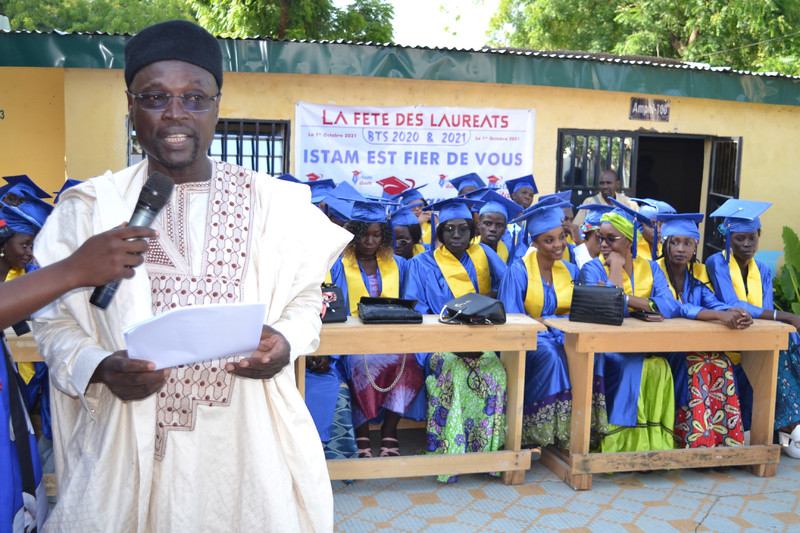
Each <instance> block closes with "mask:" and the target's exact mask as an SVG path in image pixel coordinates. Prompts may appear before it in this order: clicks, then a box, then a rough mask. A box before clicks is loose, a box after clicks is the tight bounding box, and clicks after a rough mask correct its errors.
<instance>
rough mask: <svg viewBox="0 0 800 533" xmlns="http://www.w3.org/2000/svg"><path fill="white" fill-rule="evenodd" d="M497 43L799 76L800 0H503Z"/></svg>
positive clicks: (496, 19) (495, 23)
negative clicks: (643, 56)
mask: <svg viewBox="0 0 800 533" xmlns="http://www.w3.org/2000/svg"><path fill="white" fill-rule="evenodd" d="M490 26H491V30H492V44H493V45H495V46H514V47H520V48H534V49H549V50H581V51H587V52H608V53H614V54H621V55H647V56H655V57H665V58H674V59H679V60H682V61H695V62H703V63H709V64H711V65H715V66H730V67H733V68H736V69H741V70H752V71H776V72H782V73H785V74H794V75H800V0H758V1H754V0H629V1H627V2H617V1H611V0H532V1H530V0H500V4H499V6H498V10H497V13H496V14H495V15H494V16H493V17H492V20H491V22H490Z"/></svg>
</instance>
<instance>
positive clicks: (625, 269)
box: [581, 199, 680, 452]
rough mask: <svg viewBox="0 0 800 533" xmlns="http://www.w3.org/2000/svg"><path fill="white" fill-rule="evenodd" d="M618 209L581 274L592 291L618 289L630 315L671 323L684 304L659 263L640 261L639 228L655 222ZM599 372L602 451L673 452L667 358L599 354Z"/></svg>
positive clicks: (608, 217)
mask: <svg viewBox="0 0 800 533" xmlns="http://www.w3.org/2000/svg"><path fill="white" fill-rule="evenodd" d="M611 200H612V202H613V203H614V205H615V206H616V208H615V209H614V210H613V211H610V212H608V213H605V214H604V215H603V216H602V217H601V224H600V229H599V230H597V232H598V239H599V240H600V241H601V244H600V247H601V248H600V249H601V255H600V256H598V257H596V258H595V259H592V260H591V261H589V262H588V263H586V264H585V265H584V267H583V268H582V269H581V281H582V283H585V284H588V285H597V284H601V285H613V286H616V287H621V288H623V289H624V291H625V295H626V300H627V306H626V310H625V313H626V315H627V314H628V311H629V309H633V310H640V311H658V312H660V313H661V314H662V315H663V316H664V317H665V318H673V317H676V316H678V315H679V313H680V309H679V305H678V302H677V301H676V300H675V298H674V297H673V296H672V293H670V291H669V286H668V284H667V280H666V277H665V276H664V273H663V272H662V271H661V269H660V268H659V267H658V265H657V264H656V263H655V262H652V261H648V260H647V259H644V258H641V257H637V255H636V248H635V247H633V243H635V242H637V240H636V237H637V231H636V229H635V225H634V222H635V220H636V219H637V218H638V219H639V220H641V221H642V223H644V224H650V223H651V222H650V220H649V219H646V218H644V217H640V215H639V214H638V213H637V212H636V211H634V210H633V209H630V208H629V207H627V206H624V205H623V204H620V203H619V202H616V201H615V200H613V199H611ZM597 357H598V358H599V361H598V362H597V369H598V370H596V372H600V373H602V375H603V385H604V387H605V397H606V404H607V409H608V422H609V434H608V435H607V436H605V437H604V438H603V440H602V443H601V448H602V451H604V452H618V451H645V450H668V449H672V448H674V447H675V442H674V439H673V428H674V426H675V403H674V402H675V399H674V390H673V385H672V372H671V371H670V368H669V365H668V364H667V362H666V360H665V359H664V358H663V357H659V356H651V355H649V354H645V353H640V354H631V353H626V354H619V353H605V354H597Z"/></svg>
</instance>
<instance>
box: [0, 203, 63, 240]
mask: <svg viewBox="0 0 800 533" xmlns="http://www.w3.org/2000/svg"><path fill="white" fill-rule="evenodd" d="M0 204H2V209H0V217H2V218H3V220H5V221H6V224H8V227H9V228H11V229H12V230H14V232H15V233H27V234H29V235H35V234H36V232H37V231H39V229H40V228H41V227H42V226H43V225H44V221H45V220H46V219H47V217H48V216H49V215H50V213H52V212H53V206H52V205H50V204H48V203H47V202H43V201H42V200H40V199H39V198H36V197H35V196H29V195H27V194H25V201H24V202H23V203H22V204H20V205H18V206H16V207H12V206H10V205H7V204H5V203H2V202H0Z"/></svg>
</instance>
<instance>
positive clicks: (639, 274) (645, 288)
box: [598, 254, 653, 298]
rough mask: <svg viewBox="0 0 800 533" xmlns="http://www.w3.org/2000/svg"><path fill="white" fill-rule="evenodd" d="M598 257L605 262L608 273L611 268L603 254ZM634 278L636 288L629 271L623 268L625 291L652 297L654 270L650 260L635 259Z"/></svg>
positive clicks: (643, 296) (642, 296) (641, 296)
mask: <svg viewBox="0 0 800 533" xmlns="http://www.w3.org/2000/svg"><path fill="white" fill-rule="evenodd" d="M598 258H599V259H600V262H602V263H603V266H604V267H605V269H606V274H607V273H608V272H609V270H610V269H609V268H608V265H606V263H605V260H604V259H603V255H602V254H601V255H599V256H598ZM633 279H634V280H635V281H636V287H635V288H634V287H632V285H631V278H630V276H628V273H627V272H625V269H623V270H622V283H623V289H624V290H625V293H626V294H633V295H634V296H639V297H640V298H650V294H651V293H652V292H653V271H652V270H650V261H648V260H647V259H642V258H641V257H635V258H634V259H633Z"/></svg>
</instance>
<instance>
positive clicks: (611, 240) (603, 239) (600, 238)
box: [597, 233, 622, 246]
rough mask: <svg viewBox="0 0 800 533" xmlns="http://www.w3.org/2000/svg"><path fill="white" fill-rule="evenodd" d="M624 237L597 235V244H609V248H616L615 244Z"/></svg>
mask: <svg viewBox="0 0 800 533" xmlns="http://www.w3.org/2000/svg"><path fill="white" fill-rule="evenodd" d="M621 238H622V237H603V236H602V235H600V234H599V233H598V234H597V242H599V243H600V244H603V243H604V242H607V243H608V245H609V246H614V243H615V242H617V241H618V240H620V239H621Z"/></svg>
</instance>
